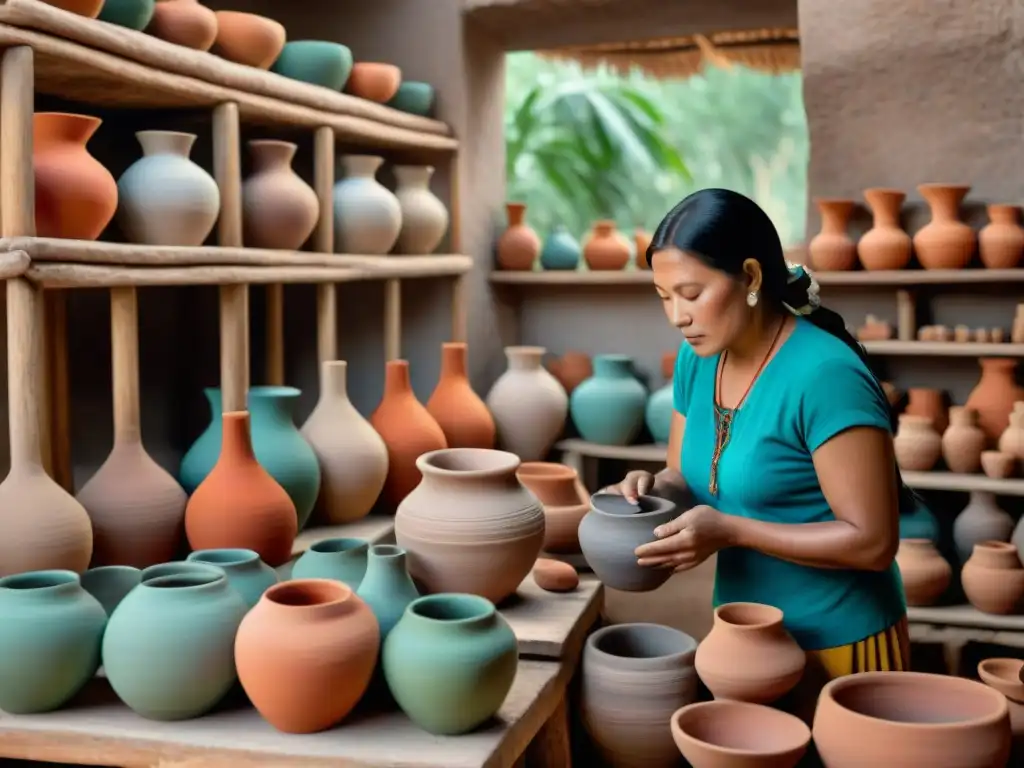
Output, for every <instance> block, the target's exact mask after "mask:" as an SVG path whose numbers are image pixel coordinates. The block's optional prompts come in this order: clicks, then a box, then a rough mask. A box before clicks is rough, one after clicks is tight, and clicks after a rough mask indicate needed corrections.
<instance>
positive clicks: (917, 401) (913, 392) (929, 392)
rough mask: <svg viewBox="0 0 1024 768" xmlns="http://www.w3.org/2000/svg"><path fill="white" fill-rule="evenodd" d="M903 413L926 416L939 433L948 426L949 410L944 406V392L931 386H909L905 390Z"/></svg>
mask: <svg viewBox="0 0 1024 768" xmlns="http://www.w3.org/2000/svg"><path fill="white" fill-rule="evenodd" d="M903 412H904V413H909V414H911V415H913V416H927V417H928V418H929V419H930V420H931V423H932V426H933V427H934V428H935V431H936V432H938V433H939V434H940V435H941V434H942V433H943V432H945V431H946V427H948V426H949V411H948V409H947V407H946V393H945V392H943V391H942V390H941V389H934V388H931V387H910V389H908V390H907V407H906V408H904V409H903Z"/></svg>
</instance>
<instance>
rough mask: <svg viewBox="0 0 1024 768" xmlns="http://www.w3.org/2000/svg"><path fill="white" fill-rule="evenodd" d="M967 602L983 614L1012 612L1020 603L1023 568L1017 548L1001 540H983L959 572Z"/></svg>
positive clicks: (1023, 591) (1022, 598) (1023, 596)
mask: <svg viewBox="0 0 1024 768" xmlns="http://www.w3.org/2000/svg"><path fill="white" fill-rule="evenodd" d="M960 582H961V583H962V584H963V588H964V594H965V595H966V596H967V599H968V600H969V601H970V603H971V605H973V606H974V607H975V608H977V609H978V610H979V611H982V612H983V613H993V614H997V615H1008V614H1012V613H1016V612H1017V611H1018V610H1020V608H1021V604H1022V602H1024V567H1022V566H1021V562H1020V556H1019V555H1018V554H1017V547H1016V546H1014V545H1013V544H1010V543H1008V542H1004V541H983V542H981V543H979V544H975V545H974V552H973V554H972V555H971V557H970V559H968V561H967V562H966V563H964V567H963V568H962V569H961V571H960Z"/></svg>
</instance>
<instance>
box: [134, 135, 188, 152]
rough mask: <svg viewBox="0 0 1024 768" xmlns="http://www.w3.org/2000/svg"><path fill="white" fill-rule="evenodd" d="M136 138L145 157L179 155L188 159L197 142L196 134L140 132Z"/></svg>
mask: <svg viewBox="0 0 1024 768" xmlns="http://www.w3.org/2000/svg"><path fill="white" fill-rule="evenodd" d="M135 138H137V139H138V140H139V144H141V145H142V154H143V155H144V156H145V157H152V156H153V155H177V156H178V157H184V158H186V159H187V158H188V156H189V155H190V154H191V152H192V145H193V144H195V142H196V136H195V134H194V133H179V132H178V131H139V132H138V133H136V134H135Z"/></svg>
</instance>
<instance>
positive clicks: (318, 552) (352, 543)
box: [292, 539, 370, 590]
mask: <svg viewBox="0 0 1024 768" xmlns="http://www.w3.org/2000/svg"><path fill="white" fill-rule="evenodd" d="M369 548H370V545H369V544H367V543H366V542H365V541H364V540H363V539H324V540H323V541H318V542H317V543H316V544H314V545H313V546H311V547H310V548H309V549H307V550H306V551H305V552H303V553H302V555H301V556H300V557H299V559H298V560H296V561H295V565H294V566H292V578H293V579H334V580H335V581H341V582H344V583H345V584H348V585H349V586H350V587H352V589H353V590H356V589H359V585H360V584H361V583H362V581H363V576H365V575H366V561H367V551H368V550H369Z"/></svg>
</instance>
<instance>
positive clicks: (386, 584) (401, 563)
mask: <svg viewBox="0 0 1024 768" xmlns="http://www.w3.org/2000/svg"><path fill="white" fill-rule="evenodd" d="M405 557H406V555H405V550H404V549H402V548H401V547H397V546H394V545H392V544H379V545H377V546H375V547H370V552H369V557H368V559H367V561H366V575H365V576H363V580H362V582H360V584H359V589H358V590H357V592H356V594H357V595H358V596H359V597H361V598H362V599H363V602H365V603H366V604H367V605H368V606H370V610H371V611H373V615H374V616H376V617H377V623H378V624H379V625H380V641H381V642H382V643H383V642H384V639H385V638H386V637H387V636H388V633H389V632H390V631H391V630H392V629H393V628H394V626H395V624H397V623H398V620H399V619H400V618H402V614H403V613H405V609H406V608H407V607H408V605H409V603H411V602H412V601H413V600H415V599H416V598H418V597H419V596H420V593H419V592H418V591H417V589H416V585H415V584H414V583H413V581H412V577H410V576H409V572H408V571H407V570H406V567H405Z"/></svg>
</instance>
